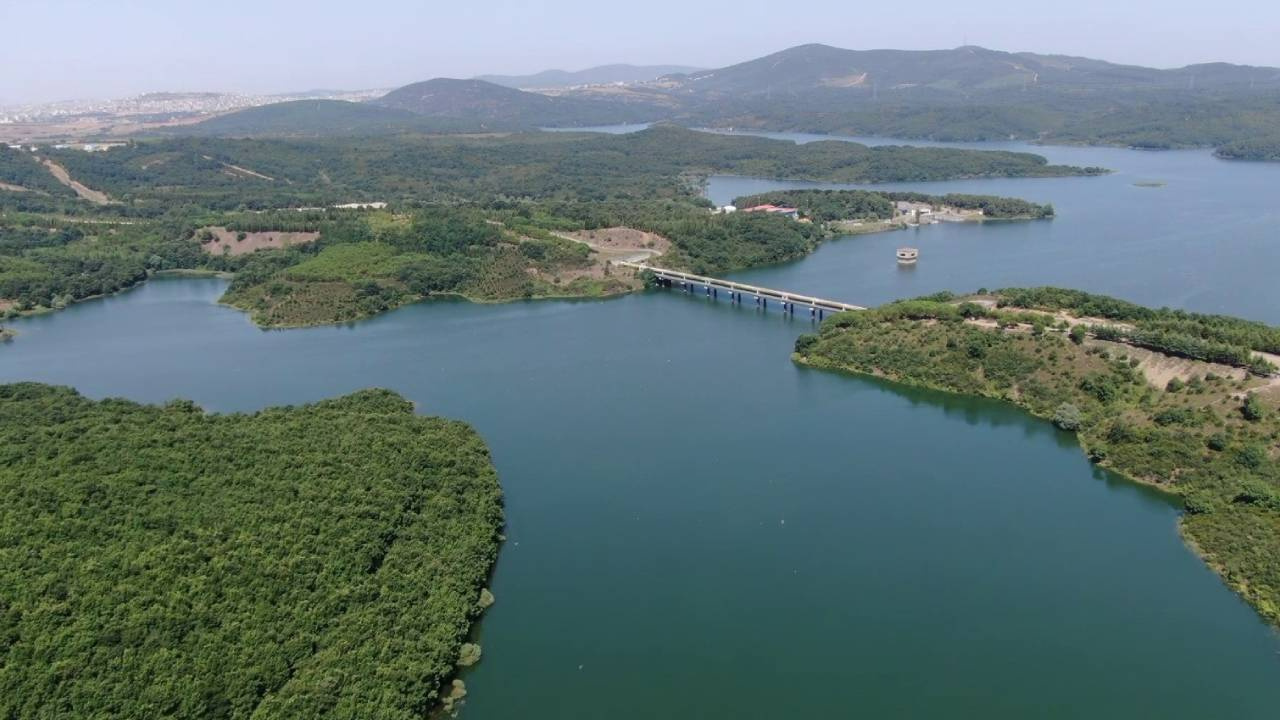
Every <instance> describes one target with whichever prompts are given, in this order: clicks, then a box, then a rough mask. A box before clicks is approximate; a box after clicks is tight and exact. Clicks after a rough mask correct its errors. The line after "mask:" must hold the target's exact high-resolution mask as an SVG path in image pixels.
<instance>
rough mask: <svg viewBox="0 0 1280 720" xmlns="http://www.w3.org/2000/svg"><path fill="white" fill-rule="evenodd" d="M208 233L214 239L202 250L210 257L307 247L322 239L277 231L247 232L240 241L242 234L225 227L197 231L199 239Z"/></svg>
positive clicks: (201, 246) (317, 236)
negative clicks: (299, 246)
mask: <svg viewBox="0 0 1280 720" xmlns="http://www.w3.org/2000/svg"><path fill="white" fill-rule="evenodd" d="M205 231H208V232H209V233H211V234H212V235H213V239H212V240H209V241H208V242H203V243H201V244H200V249H202V250H204V251H205V252H207V253H209V254H210V255H221V254H223V253H226V254H228V255H244V254H245V253H251V252H253V251H255V250H262V249H265V248H282V247H289V246H291V245H305V244H306V243H310V242H315V241H316V239H317V238H319V237H320V233H318V232H277V231H275V230H271V231H267V232H247V233H244V239H243V240H239V239H237V238H239V236H240V233H238V232H236V231H234V230H228V229H226V228H224V227H207V228H201V229H200V230H197V231H196V235H197V237H198V236H199V235H200V233H203V232H205Z"/></svg>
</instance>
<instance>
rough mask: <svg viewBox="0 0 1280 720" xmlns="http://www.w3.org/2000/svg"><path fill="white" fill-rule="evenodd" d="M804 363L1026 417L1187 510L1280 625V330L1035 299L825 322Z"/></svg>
mask: <svg viewBox="0 0 1280 720" xmlns="http://www.w3.org/2000/svg"><path fill="white" fill-rule="evenodd" d="M794 359H795V360H796V362H798V363H800V364H803V365H807V366H811V367H815V368H822V369H828V370H837V371H843V372H850V373H856V374H861V375H869V376H874V377H880V378H885V379H888V380H891V381H894V382H900V383H904V384H908V385H913V386H918V387H925V388H932V389H937V390H943V391H947V392H954V393H962V394H966V395H978V396H983V397H992V398H997V399H1000V400H1004V401H1007V402H1011V403H1014V404H1016V405H1018V406H1020V407H1022V408H1024V409H1026V410H1028V411H1029V412H1031V413H1033V414H1035V415H1038V416H1040V417H1043V418H1046V419H1049V420H1051V421H1052V422H1054V423H1055V424H1057V425H1058V427H1060V428H1062V429H1063V430H1066V431H1070V432H1073V433H1075V434H1076V435H1077V436H1078V437H1079V440H1080V443H1081V445H1082V446H1083V448H1084V450H1085V452H1086V453H1088V455H1089V457H1090V459H1092V460H1093V461H1094V462H1096V463H1097V464H1099V465H1101V466H1103V467H1106V468H1109V469H1111V470H1113V471H1115V472H1117V473H1119V474H1121V475H1124V476H1126V477H1128V478H1130V479H1132V480H1135V481H1137V482H1142V483H1147V484H1150V485H1153V486H1155V487H1158V488H1161V489H1162V490H1165V491H1167V492H1171V493H1175V494H1177V495H1178V496H1180V497H1181V498H1182V500H1183V502H1184V504H1185V507H1186V514H1185V515H1184V516H1183V518H1182V521H1181V530H1182V533H1183V536H1184V537H1185V538H1186V540H1187V542H1188V543H1189V544H1190V545H1191V546H1192V547H1193V548H1194V549H1195V550H1196V552H1198V553H1199V554H1200V555H1201V556H1202V557H1203V558H1204V559H1205V561H1206V562H1207V563H1208V564H1209V565H1210V566H1211V567H1213V569H1214V570H1216V571H1217V572H1218V573H1219V574H1220V575H1221V576H1222V577H1223V578H1224V580H1225V581H1226V582H1227V584H1228V585H1230V586H1231V587H1232V588H1234V589H1235V590H1236V591H1237V592H1239V593H1240V594H1241V595H1242V596H1243V597H1244V598H1245V599H1246V600H1248V601H1249V602H1250V603H1251V604H1252V605H1253V606H1254V607H1255V608H1257V610H1258V612H1259V613H1260V614H1261V615H1262V616H1263V617H1265V618H1266V619H1267V620H1269V621H1270V622H1272V623H1276V624H1280V461H1278V460H1277V456H1278V455H1280V447H1278V446H1277V442H1276V438H1277V437H1280V378H1278V377H1277V376H1276V372H1277V365H1278V364H1280V328H1274V327H1270V326H1267V325H1264V324H1262V323H1256V322H1250V321H1246V320H1240V319H1236V318H1230V317H1224V316H1220V315H1200V314H1196V313H1189V312H1184V311H1179V310H1167V309H1161V310H1154V309H1150V308H1145V307H1142V306H1139V305H1134V304H1132V303H1127V302H1124V301H1121V300H1116V299H1113V298H1108V297H1102V296H1096V295H1090V294H1087V293H1083V292H1077V291H1070V290H1059V289H1054V288H1036V289H1030V290H1001V291H998V292H993V293H986V292H980V293H979V294H976V295H971V296H963V297H957V296H952V295H950V294H949V293H944V294H940V295H936V296H931V297H927V298H922V299H918V300H909V301H901V302H896V303H891V304H889V305H884V306H882V307H879V308H876V309H874V310H868V311H863V312H851V313H842V314H840V315H837V316H834V317H832V318H829V319H828V320H827V321H826V322H825V323H824V324H823V325H822V327H821V331H820V332H819V333H818V334H812V335H802V336H801V337H800V338H799V339H798V340H797V342H796V347H795V355H794Z"/></svg>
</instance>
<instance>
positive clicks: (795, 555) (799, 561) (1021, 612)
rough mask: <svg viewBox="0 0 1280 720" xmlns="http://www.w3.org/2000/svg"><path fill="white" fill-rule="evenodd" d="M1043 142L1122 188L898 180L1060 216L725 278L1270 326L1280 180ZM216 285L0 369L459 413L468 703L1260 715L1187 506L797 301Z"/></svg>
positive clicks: (144, 305) (508, 709) (27, 340)
mask: <svg viewBox="0 0 1280 720" xmlns="http://www.w3.org/2000/svg"><path fill="white" fill-rule="evenodd" d="M1033 150H1034V151H1040V152H1043V153H1046V154H1048V155H1049V156H1050V157H1051V158H1052V159H1053V160H1054V161H1056V162H1073V163H1080V164H1097V165H1103V166H1106V167H1111V168H1114V169H1116V170H1118V172H1117V173H1116V174H1115V175H1111V176H1108V177H1104V178H1071V179H1061V180H1024V181H968V182H958V183H941V184H920V185H913V186H912V187H913V188H916V189H922V190H926V191H929V192H934V191H940V192H941V191H953V190H954V191H965V192H999V193H1002V194H1010V195H1016V196H1021V197H1027V198H1029V199H1033V200H1039V201H1047V202H1052V203H1054V205H1055V207H1056V208H1057V209H1058V212H1059V217H1058V218H1057V219H1056V220H1053V221H1051V222H1040V223H1024V224H987V225H973V226H967V225H966V226H957V225H939V226H932V227H927V228H922V229H920V230H918V231H915V230H912V231H905V232H900V233H888V234H884V235H872V236H863V237H858V238H850V239H845V240H838V241H833V242H831V243H828V244H826V245H825V246H824V247H823V248H822V249H820V250H819V252H818V253H816V254H815V255H813V256H811V257H810V258H807V259H805V260H803V261H800V262H796V263H792V264H788V265H784V266H778V267H773V268H767V269H762V270H757V271H754V272H750V273H742V274H740V275H739V276H736V277H739V278H740V279H748V280H750V281H753V282H760V283H763V284H768V285H771V286H775V287H782V288H787V289H792V290H796V291H799V292H807V293H812V294H820V295H829V296H833V297H837V298H840V299H845V300H849V301H851V302H857V303H861V304H875V303H879V302H883V301H885V300H889V299H892V298H896V297H901V296H908V295H918V294H921V293H926V292H932V291H935V290H939V289H944V288H950V289H956V290H972V289H975V288H977V287H979V286H987V287H998V286H1008V285H1028V284H1039V283H1054V284H1062V285H1068V286H1078V287H1083V288H1086V289H1091V290H1098V291H1104V292H1109V293H1113V294H1117V295H1121V296H1123V297H1127V298H1130V299H1134V300H1138V301H1141V302H1145V303H1152V304H1157V305H1171V306H1181V307H1189V308H1194V309H1198V310H1209V311H1221V312H1230V313H1233V314H1240V315H1245V316H1249V317H1254V318H1258V319H1262V320H1268V321H1271V322H1278V321H1280V286H1277V285H1276V284H1275V283H1273V282H1271V281H1270V277H1271V269H1273V268H1276V267H1280V264H1278V263H1280V248H1278V247H1277V243H1276V232H1275V227H1276V220H1277V219H1280V217H1278V216H1277V213H1278V212H1280V211H1278V210H1277V204H1276V203H1275V197H1274V193H1275V188H1276V187H1280V185H1278V184H1277V181H1280V166H1276V165H1248V164H1227V163H1223V162H1220V161H1216V160H1214V159H1212V158H1211V157H1210V156H1209V155H1208V154H1207V153H1203V152H1188V153H1181V152H1179V153H1161V154H1151V153H1138V152H1130V151H1122V150H1100V149H1073V148H1034V149H1033ZM1086 158H1087V159H1086ZM1136 180H1158V181H1163V182H1165V183H1166V185H1165V186H1164V187H1159V188H1139V187H1135V186H1133V184H1132V183H1133V182H1134V181H1136ZM785 185H789V186H790V185H796V184H795V183H785ZM775 186H780V184H779V183H771V182H768V181H759V180H751V179H742V178H716V179H714V180H713V181H712V182H711V184H710V186H709V193H710V194H711V195H712V196H713V197H715V199H717V200H723V199H724V198H727V197H731V196H734V195H737V194H741V193H742V192H746V191H755V190H757V189H760V188H767V187H775ZM908 237H909V238H910V244H913V245H918V246H919V247H920V248H921V260H920V263H919V266H918V267H917V268H916V269H915V270H913V271H901V270H899V269H898V267H897V266H896V263H895V262H894V259H893V248H894V247H896V246H897V245H900V244H907V243H906V242H905V240H906V239H907V238H908ZM223 287H224V283H223V282H222V281H219V280H213V279H165V280H160V281H155V282H151V283H148V284H147V285H145V286H143V287H141V288H139V289H137V290H134V291H132V292H128V293H124V294H121V295H118V296H115V297H110V298H105V299H102V300H98V301H93V302H87V303H84V304H80V305H76V306H73V307H72V308H70V309H68V310H65V311H62V312H59V313H55V314H50V315H45V316H39V317H32V318H27V319H23V320H20V321H18V322H15V323H13V324H14V327H15V328H16V329H17V330H18V331H19V333H20V335H19V337H18V339H17V340H16V341H14V342H13V343H12V344H8V345H5V346H3V347H0V381H4V382H9V381H16V380H39V381H43V382H51V383H60V384H68V385H73V386H75V387H77V388H79V389H80V390H81V391H82V392H84V393H85V394H87V395H90V396H92V397H104V396H125V397H129V398H133V399H136V400H140V401H149V402H159V401H163V400H166V399H169V398H172V397H176V396H182V397H188V398H191V399H193V400H195V401H196V402H198V403H200V404H201V405H203V406H204V407H206V408H208V409H210V410H215V411H234V410H253V409H257V408H260V407H263V406H266V405H274V404H282V403H300V402H307V401H311V400H317V399H320V398H323V397H329V396H333V395H336V394H340V393H345V392H349V391H352V390H355V389H358V388H362V387H367V386H371V385H376V386H383V387H389V388H392V389H394V390H396V391H398V392H400V393H402V394H404V395H405V396H406V397H408V398H410V399H412V400H414V401H416V402H417V403H418V404H419V407H420V409H421V411H422V412H425V413H431V414H440V415H446V416H450V417H456V418H459V419H462V420H466V421H468V422H471V423H473V424H474V425H475V426H476V427H477V429H478V430H479V431H480V432H481V433H482V434H483V435H484V437H485V439H486V441H487V442H488V443H489V445H490V447H491V448H492V450H493V456H494V460H495V462H496V464H497V467H498V471H499V473H500V474H501V477H502V482H503V485H504V488H505V491H506V496H507V516H508V533H507V536H508V540H507V542H506V544H505V546H504V547H503V550H502V554H501V558H500V560H499V563H498V567H497V569H496V572H495V575H494V579H493V588H494V592H495V595H496V596H497V599H498V602H497V604H496V605H495V606H494V607H493V608H491V609H490V611H489V613H488V614H487V615H486V617H485V619H484V621H483V622H482V624H481V626H480V629H479V642H480V643H481V644H482V645H483V647H484V659H483V661H482V662H481V663H480V664H479V665H478V666H476V667H475V668H474V669H472V670H471V671H469V672H468V673H467V674H466V676H465V679H466V682H467V687H468V690H469V693H470V694H469V696H468V699H467V703H466V705H465V706H464V709H463V711H462V713H461V714H462V717H463V718H465V719H467V720H491V719H506V718H516V717H519V718H611V719H631V718H636V719H639V718H654V717H679V718H733V719H734V720H738V719H740V718H779V717H843V716H853V715H862V716H867V717H904V718H905V717H910V718H951V717H985V718H1025V717H1037V718H1080V717H1089V718H1133V717H1161V718H1207V717H1223V718H1227V717H1229V718H1272V717H1274V716H1275V713H1276V708H1277V707H1280V682H1278V680H1280V640H1278V639H1277V635H1276V633H1275V632H1274V631H1273V630H1271V629H1269V628H1268V627H1267V626H1266V625H1265V624H1264V623H1262V622H1261V621H1260V620H1259V619H1258V617H1257V616H1256V615H1255V614H1254V613H1253V611H1252V610H1251V609H1250V608H1249V607H1248V606H1246V605H1245V604H1244V603H1243V602H1241V601H1240V600H1239V599H1238V598H1237V597H1236V596H1235V595H1234V594H1232V593H1231V592H1230V591H1229V590H1227V589H1226V588H1225V587H1224V586H1223V585H1222V584H1221V583H1220V582H1219V580H1218V579H1217V577H1216V576H1214V575H1213V573H1212V572H1210V571H1209V570H1208V569H1207V568H1206V567H1205V566H1204V565H1203V564H1202V563H1201V562H1200V561H1199V560H1198V559H1197V558H1196V557H1194V555H1192V553H1191V552H1189V551H1188V550H1187V548H1186V547H1185V546H1184V545H1183V544H1182V542H1181V541H1180V539H1179V537H1178V535H1177V529H1176V522H1177V516H1178V505H1177V504H1176V503H1175V502H1171V501H1170V500H1168V499H1167V498H1165V497H1162V496H1160V495H1159V494H1157V493H1155V492H1153V491H1151V490H1148V489H1146V488H1142V487H1139V486H1135V485H1132V484H1130V483H1127V482H1125V481H1123V480H1120V479H1118V478H1115V477H1114V476H1111V475H1109V474H1108V473H1105V472H1101V471H1099V470H1097V469H1096V468H1093V467H1092V466H1090V464H1089V463H1088V461H1087V460H1086V459H1085V457H1084V456H1083V454H1082V453H1081V452H1080V450H1079V448H1078V446H1077V445H1076V444H1075V441H1074V439H1073V438H1072V437H1071V436H1070V435H1067V434H1065V433H1061V432H1058V431H1057V430H1055V429H1054V428H1053V427H1052V426H1051V425H1049V424H1047V423H1044V422H1041V421H1038V420H1035V419H1033V418H1030V417H1028V416H1026V415H1025V414H1023V413H1021V412H1019V411H1017V410H1015V409H1013V408H1010V407H1006V406H1003V405H1001V404H998V403H994V402H988V401H981V400H975V399H967V398H958V397H953V396H948V395H943V394H937V393H929V392H919V391H912V390H907V389H903V388H899V387H894V386H890V385H887V384H884V383H879V382H874V381H869V380H863V379H857V378H851V377H843V376H838V375H832V374H825V373H820V372H815V371H809V370H804V369H801V368H797V367H795V366H794V365H792V363H791V362H790V360H789V357H788V355H789V352H790V348H791V344H792V342H793V340H794V338H795V336H796V335H797V334H799V333H801V332H805V331H808V330H809V329H810V327H811V326H810V323H809V321H808V320H807V319H801V318H800V317H798V316H797V318H796V319H794V320H791V319H785V318H783V317H782V316H781V315H778V314H768V315H762V314H760V313H759V312H757V311H756V310H754V309H753V308H751V307H749V306H748V307H731V306H729V305H726V304H724V303H723V302H721V303H719V304H717V303H713V302H711V301H709V300H706V299H704V298H700V297H690V296H685V295H680V294H678V293H672V292H654V293H648V294H643V295H635V296H629V297H624V298H619V299H614V300H608V301H601V302H522V303H511V304H506V305H472V304H469V303H465V302H430V303H423V304H419V305H416V306H412V307H408V308H404V309H401V310H398V311H395V312H392V313H389V314H387V315H384V316H382V317H378V318H374V319H372V320H369V321H365V322H361V323H357V324H355V325H352V326H345V327H325V328H313V329H306V330H287V331H262V330H258V329H257V328H255V327H253V326H252V325H251V324H250V323H249V321H248V319H247V318H246V317H245V316H244V315H243V314H241V313H239V312H237V311H235V310H231V309H229V308H225V307H221V306H218V305H216V300H217V297H218V296H219V294H220V293H221V291H222V289H223ZM387 631H388V632H395V629H394V628H388V629H387Z"/></svg>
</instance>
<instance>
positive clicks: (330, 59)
mask: <svg viewBox="0 0 1280 720" xmlns="http://www.w3.org/2000/svg"><path fill="white" fill-rule="evenodd" d="M1176 5H1182V3H1176ZM381 7H382V8H384V11H383V12H374V13H373V15H372V16H371V17H373V18H374V20H375V22H373V23H371V24H370V27H368V28H366V27H364V26H361V25H359V24H356V25H352V24H351V23H350V22H349V19H348V18H347V17H345V15H344V14H343V13H347V12H349V10H350V8H349V7H348V6H346V5H344V4H341V3H324V4H319V5H317V4H312V3H300V2H298V1H297V0H286V1H285V2H280V3H274V4H272V5H271V6H270V7H267V8H263V7H261V6H259V5H257V4H253V5H251V4H249V3H247V2H245V1H244V0H227V2H224V3H222V4H220V5H219V6H218V7H217V8H182V9H180V10H173V9H172V8H171V7H169V6H167V5H164V4H161V3H159V2H157V1H156V0H135V1H134V2H127V3H124V4H123V5H122V6H112V7H109V8H107V7H99V6H96V5H89V4H85V3H81V2H75V1H74V0H53V1H52V2H48V3H40V4H34V3H23V4H22V5H10V6H6V7H4V8H0V22H2V23H3V24H4V25H5V26H7V27H11V28H24V27H31V28H49V27H53V28H56V29H57V31H58V35H59V40H60V42H59V43H57V44H54V43H50V42H49V33H47V32H32V33H23V34H19V35H18V36H17V37H16V38H13V39H11V40H10V41H9V42H6V43H5V44H4V45H3V46H0V63H2V64H4V65H6V66H9V67H22V68H24V69H25V72H24V73H8V74H6V75H7V76H6V77H4V78H0V105H5V106H22V105H43V104H50V103H57V102H72V101H81V100H110V99H119V98H125V97H134V96H137V95H142V94H147V93H155V92H182V93H186V92H216V93H228V94H239V95H276V94H290V93H301V92H306V91H307V90H304V88H305V89H320V88H324V89H335V90H338V89H340V90H342V91H362V90H370V89H382V88H394V87H399V86H402V85H405V84H409V83H412V82H417V81H421V80H426V79H430V78H434V77H453V78H475V77H477V76H481V75H516V76H519V75H531V74H535V73H538V72H543V71H546V70H564V71H567V72H576V71H578V70H583V69H590V68H594V67H598V66H601V65H612V64H626V65H686V66H691V67H699V68H718V67H725V66H729V65H734V64H737V63H740V62H745V61H747V60H751V59H754V58H758V57H763V56H766V55H770V54H772V53H776V52H779V51H781V50H785V49H787V48H791V47H796V46H799V45H808V44H822V45H830V46H833V47H839V48H844V49H850V50H887V49H892V50H914V51H927V50H945V49H954V48H958V47H965V46H978V47H983V48H986V49H990V50H997V51H1001V52H1011V53H1017V52H1030V53H1036V54H1042V55H1068V56H1075V57H1086V58H1091V59H1097V60H1105V61H1108V62H1112V63H1118V64H1125V65H1140V66H1145V67H1153V68H1166V69H1167V68H1177V67H1184V66H1187V65H1195V64H1201V63H1212V62H1225V63H1230V64H1235V65H1253V66H1263V67H1276V66H1280V49H1277V48H1275V47H1274V45H1273V43H1272V42H1271V37H1272V36H1273V35H1274V32H1273V31H1274V29H1275V28H1276V27H1280V8H1277V7H1274V6H1271V5H1264V4H1263V3H1261V2H1253V1H1248V2H1234V3H1228V8H1227V9H1225V10H1224V9H1222V7H1221V4H1219V5H1218V6H1216V7H1215V9H1214V11H1213V12H1208V11H1206V10H1203V9H1201V8H1193V7H1190V6H1189V4H1188V7H1186V8H1179V7H1174V8H1171V7H1169V4H1167V3H1166V4H1157V3H1147V2H1141V3H1136V4H1135V5H1132V6H1128V7H1124V8H1115V7H1113V6H1111V5H1108V4H1107V3H1105V2H1102V1H1101V0H1084V1H1083V2H1082V3H1079V4H1077V5H1076V6H1073V7H1072V8H1065V9H1058V8H1050V9H1037V10H1035V12H1034V14H1032V13H1031V11H1029V10H1027V9H1026V8H1025V7H1021V6H1018V5H1015V4H1013V3H1008V2H997V1H995V0H987V1H986V2H978V3H976V4H975V5H972V6H970V7H969V8H967V9H966V13H965V15H964V16H953V15H952V14H951V13H950V12H946V11H943V10H942V8H949V7H950V6H949V5H943V4H942V3H940V2H937V0H925V2H924V3H923V4H922V5H921V6H920V7H919V8H917V9H916V11H915V12H913V13H912V14H910V15H904V14H902V13H900V12H896V11H895V10H894V9H892V8H871V9H867V8H856V9H854V8H848V7H845V6H842V5H839V4H836V3H834V2H827V1H825V0H824V1H823V2H818V3H815V4H813V5H812V6H810V7H808V8H806V17H809V16H812V15H814V14H815V13H821V14H826V15H829V16H830V20H831V22H826V23H823V27H822V28H819V29H816V30H815V29H813V28H812V27H808V26H806V25H805V24H804V23H795V24H792V25H788V24H786V23H778V22H777V20H778V17H779V15H780V14H779V13H777V12H776V11H773V10H771V9H770V8H768V7H765V6H764V5H763V4H753V5H748V6H745V7H743V6H741V4H740V3H738V4H734V3H728V2H722V1H721V0H715V1H714V2H711V3H705V4H702V5H700V6H699V7H696V8H686V7H683V6H677V5H676V4H675V3H668V2H664V0H659V2H658V3H657V4H656V5H655V4H653V3H651V4H649V5H646V6H645V8H622V9H618V8H610V9H609V11H610V13H612V14H611V15H609V16H607V17H600V14H601V13H600V12H599V9H598V7H597V5H595V4H590V3H586V2H583V0H560V2H557V3H555V8H556V9H555V10H553V11H551V12H543V11H541V10H539V11H538V12H533V11H532V10H530V9H529V8H527V7H525V6H524V5H521V4H519V3H514V2H511V1H510V0H496V2H494V3H491V4H489V5H488V6H486V7H484V8H453V7H450V8H425V7H419V6H417V5H416V4H414V3H411V2H408V1H407V0H392V1H391V2H384V3H382V4H381ZM676 8H679V11H680V13H681V17H682V22H681V24H680V26H678V27H673V26H672V25H671V24H670V22H669V19H668V16H669V13H665V12H663V10H671V11H675V9H676ZM1011 8H1016V10H1013V9H1011ZM236 10H242V11H243V12H236ZM557 10H558V11H557ZM931 10H932V11H934V12H931ZM1174 10H1179V12H1177V13H1175V12H1173V11H1174ZM1183 10H1185V12H1183ZM326 11H330V12H326ZM332 11H339V12H332ZM392 14H394V15H396V16H397V17H401V18H403V21H399V22H397V23H396V28H397V31H395V32H390V33H385V34H384V33H382V32H381V31H382V30H383V26H382V25H381V24H379V23H378V22H377V21H378V20H379V19H380V18H382V17H383V16H387V15H392ZM1174 15H1177V17H1173V16H1174ZM1243 15H1249V16H1250V18H1251V22H1250V24H1249V26H1248V27H1242V26H1240V24H1239V23H1238V21H1237V20H1238V18H1239V17H1240V16H1243ZM67 17H72V18H73V19H74V20H75V22H74V23H73V24H70V25H68V24H67V22H66V18H67ZM245 18H252V21H251V22H246V20H245ZM922 18H923V20H922ZM934 18H940V19H937V20H935V19H934ZM1072 18H1093V19H1094V20H1095V22H1090V23H1086V24H1076V25H1072V24H1071V19H1072ZM1097 18H1102V19H1103V20H1104V22H1102V23H1097V22H1096V19H1097ZM548 23H551V24H553V25H554V27H553V25H549V24H548ZM459 26H461V27H467V28H472V27H474V28H483V30H484V31H485V37H484V39H483V40H482V41H479V42H477V41H476V38H475V37H474V35H473V34H472V33H466V32H463V33H458V32H456V31H455V28H456V27H459ZM619 26H622V27H626V28H628V32H627V33H626V34H625V35H615V34H614V33H615V32H616V28H617V27H619ZM415 27H417V28H420V29H419V30H418V31H417V32H414V31H413V28H415ZM1133 27H1142V28H1144V31H1143V32H1142V33H1140V34H1136V35H1135V34H1134V33H1133V32H1132V30H1131V29H1132V28H1133ZM103 28H109V30H110V32H105V33H104V32H102V30H103ZM191 28H200V29H201V30H200V31H199V32H198V33H197V35H198V37H193V34H192V30H191ZM400 28H408V30H400ZM370 29H372V30H374V31H373V32H371V31H370ZM1219 30H1220V32H1218V31H1219ZM565 33H567V34H570V35H572V36H573V37H574V39H575V40H576V41H577V42H575V43H571V44H563V43H560V42H556V40H557V38H558V37H560V36H561V35H562V34H565ZM575 33H576V34H575ZM1183 37H1194V38H1196V40H1197V44H1196V45H1195V46H1189V45H1187V44H1185V43H1181V42H1170V40H1171V39H1174V38H1176V39H1178V40H1181V39H1182V38H1183ZM201 38H211V40H209V41H208V42H201V41H200V39H201ZM229 39H234V42H233V41H230V40H229ZM334 43H343V45H342V47H343V48H344V51H343V52H341V53H333V52H331V51H330V49H331V48H332V47H333V46H334ZM192 48H195V49H196V50H197V52H195V53H192V52H191V51H192ZM497 49H500V51H496V50H497ZM281 57H283V58H284V60H281V59H280V58H281ZM353 57H354V58H357V61H356V62H352V61H351V58H353Z"/></svg>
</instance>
